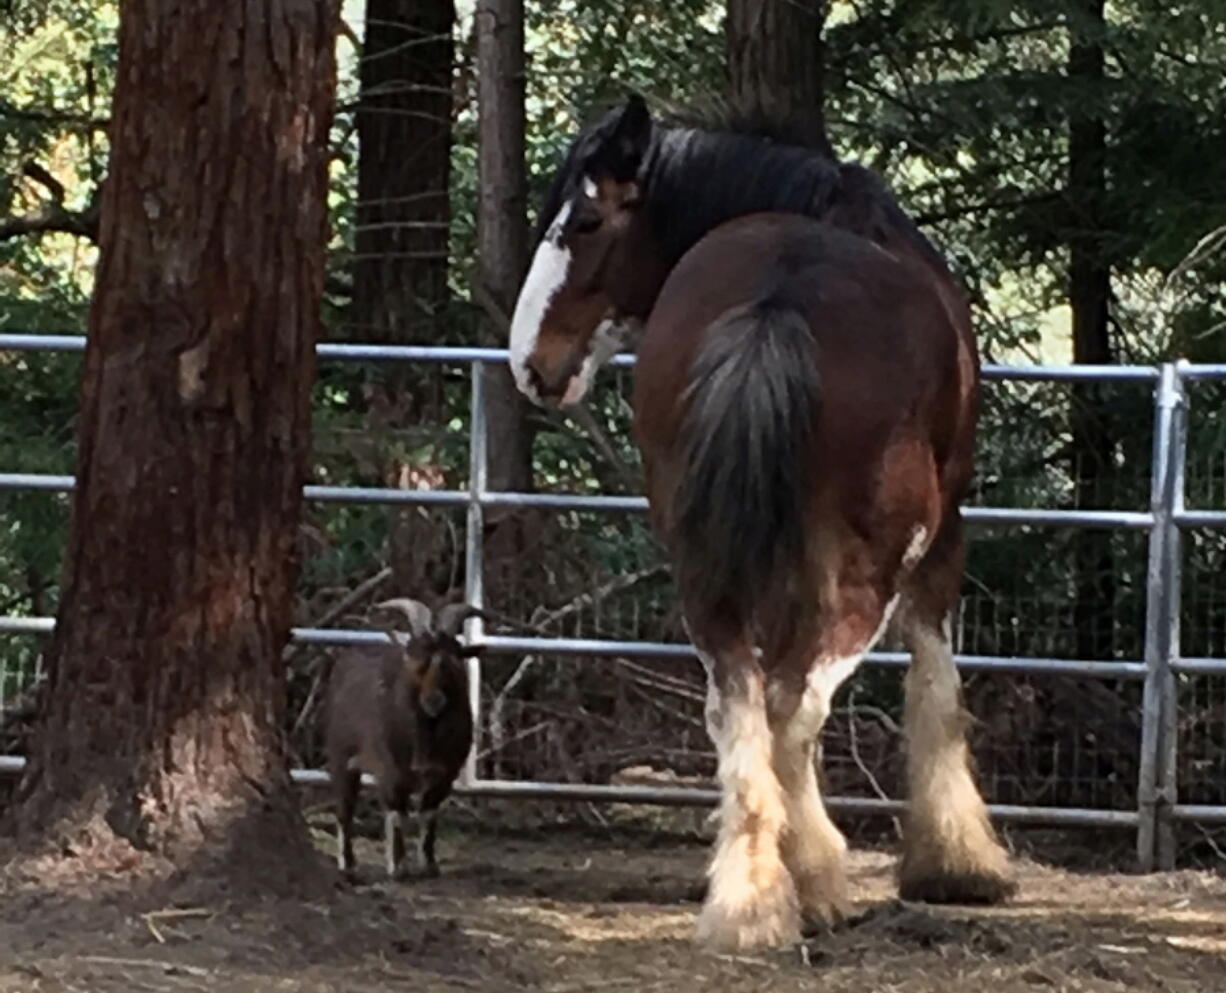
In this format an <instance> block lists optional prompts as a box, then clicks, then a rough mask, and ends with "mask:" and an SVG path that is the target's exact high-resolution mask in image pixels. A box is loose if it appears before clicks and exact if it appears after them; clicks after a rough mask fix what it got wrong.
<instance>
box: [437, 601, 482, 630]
mask: <svg viewBox="0 0 1226 993" xmlns="http://www.w3.org/2000/svg"><path fill="white" fill-rule="evenodd" d="M484 616H485V615H484V614H483V613H482V612H481V611H480V609H479V608H477V607H474V606H472V605H471V604H467V603H449V604H447V606H446V607H443V608H442V609H441V610H439V612H438V629H439V631H441V632H442V633H443V634H449V635H451V636H453V637H458V636H459V634H460V627H461V625H463V623H464V622H465V621H466V620H468V619H469V618H470V617H484Z"/></svg>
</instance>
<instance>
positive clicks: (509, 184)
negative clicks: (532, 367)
mask: <svg viewBox="0 0 1226 993" xmlns="http://www.w3.org/2000/svg"><path fill="white" fill-rule="evenodd" d="M476 18H477V21H476V33H477V81H478V90H477V112H478V138H477V156H478V166H477V171H478V181H477V183H478V189H479V191H480V192H479V199H478V201H477V283H478V285H477V291H478V293H479V295H480V301H482V302H484V304H485V306H486V309H487V311H489V312H490V313H489V315H488V320H489V323H490V326H491V333H492V334H493V335H496V336H497V337H498V338H505V337H506V334H507V331H508V324H507V318H508V317H509V315H510V313H511V311H512V309H513V308H514V306H515V296H516V294H517V293H518V292H519V284H520V282H521V281H522V280H523V277H524V273H525V272H527V269H528V247H529V246H528V212H527V206H528V179H527V170H526V167H525V161H524V74H525V69H524V4H523V0H479V2H478V4H477V10H476ZM485 374H486V377H487V379H486V384H487V387H486V396H487V398H488V416H489V425H490V439H489V452H490V473H489V476H490V480H489V481H490V486H491V487H492V488H494V489H500V490H527V489H530V488H531V486H532V432H531V427H530V424H529V421H528V410H529V408H528V404H527V402H526V401H525V400H524V398H523V397H522V396H521V395H520V393H519V391H518V390H517V389H516V388H515V383H514V381H513V380H512V379H511V374H510V371H509V370H508V369H507V368H506V367H505V366H503V365H497V366H488V367H487V368H486V373H485Z"/></svg>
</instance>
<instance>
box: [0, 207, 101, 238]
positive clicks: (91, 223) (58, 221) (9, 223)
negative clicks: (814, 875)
mask: <svg viewBox="0 0 1226 993" xmlns="http://www.w3.org/2000/svg"><path fill="white" fill-rule="evenodd" d="M51 231H58V232H62V233H63V234H75V235H77V236H78V237H81V238H88V239H89V240H90V241H94V242H96V241H97V240H98V208H97V207H96V206H94V205H92V204H91V205H90V206H89V207H87V208H86V209H85V210H66V209H65V208H64V207H63V206H61V205H60V204H57V203H50V204H47V205H46V206H45V207H41V208H40V209H38V210H36V211H33V212H31V213H29V214H19V215H17V216H16V217H0V241H8V240H9V239H10V238H20V237H22V236H23V235H27V234H46V233H48V232H51Z"/></svg>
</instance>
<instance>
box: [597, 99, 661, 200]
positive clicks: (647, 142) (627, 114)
mask: <svg viewBox="0 0 1226 993" xmlns="http://www.w3.org/2000/svg"><path fill="white" fill-rule="evenodd" d="M650 146H651V111H649V110H648V109H647V103H646V102H645V101H644V100H643V98H642V97H641V96H639V94H637V93H631V94H630V96H628V97H627V98H626V103H625V106H623V107H622V109H621V111H620V112H619V113H618V115H617V117H616V119H615V120H614V121H613V122H612V125H611V127H610V128H609V130H608V131H607V132H606V134H605V136H604V138H603V140H602V141H601V142H600V144H599V145H598V146H597V147H596V150H595V151H594V152H593V153H592V155H591V157H590V158H589V159H588V163H587V168H588V173H589V174H590V175H591V177H592V178H593V179H597V180H599V179H604V178H606V177H607V178H609V179H613V180H615V181H616V182H619V183H629V182H633V181H634V179H635V178H637V176H638V171H639V166H640V165H642V164H643V158H644V157H645V156H646V155H647V149H648V148H649V147H650Z"/></svg>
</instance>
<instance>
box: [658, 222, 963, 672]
mask: <svg viewBox="0 0 1226 993" xmlns="http://www.w3.org/2000/svg"><path fill="white" fill-rule="evenodd" d="M958 347H959V334H958V329H957V328H956V327H955V326H954V324H953V323H952V321H951V320H950V316H949V312H948V310H947V308H946V307H945V305H944V303H943V301H942V297H941V292H940V288H939V286H938V285H937V283H936V277H935V276H934V274H933V273H932V272H931V270H930V269H928V268H927V267H926V266H924V265H923V264H922V263H920V262H917V261H912V260H908V259H901V258H899V257H897V256H895V255H893V254H891V253H888V252H885V251H883V250H882V249H881V248H879V247H877V246H876V245H874V244H872V243H870V242H868V241H866V240H865V239H862V238H859V237H856V236H854V235H851V234H848V233H846V232H842V231H838V230H835V229H833V228H831V227H829V226H828V225H824V224H822V223H820V222H817V221H813V220H811V219H808V218H803V217H799V216H790V215H777V214H762V215H755V216H752V217H748V218H743V219H740V220H737V221H733V222H730V223H728V224H726V225H722V226H721V227H719V228H717V229H716V230H715V231H713V232H712V233H711V234H710V235H708V236H707V237H706V238H704V239H703V240H702V241H700V242H699V243H698V244H697V245H696V246H695V247H694V248H693V249H692V250H691V251H690V252H689V253H687V255H686V256H685V257H684V258H683V259H682V260H681V262H680V263H679V264H678V265H677V267H676V268H675V269H674V270H673V273H672V274H671V275H670V276H669V278H668V280H667V281H666V283H665V285H664V288H663V290H662V291H661V294H660V298H659V300H658V301H657V304H656V307H655V309H654V310H653V312H652V315H651V318H650V319H649V321H648V324H647V329H646V333H645V335H644V338H643V341H642V343H641V345H640V348H639V358H638V369H637V371H636V376H635V380H636V387H635V418H636V431H637V434H638V438H639V441H640V444H641V445H642V447H643V451H644V457H645V461H646V463H647V469H648V485H649V491H650V497H651V502H652V504H653V508H654V510H655V519H656V522H657V524H658V525H659V526H660V527H661V529H662V530H663V531H664V533H665V538H666V540H667V541H668V544H669V546H670V551H671V552H672V555H673V561H674V566H675V567H676V570H677V580H678V584H679V587H680V589H681V593H682V597H683V599H684V601H685V606H686V612H687V616H691V617H692V619H693V620H695V621H699V618H701V617H704V615H705V617H707V618H710V620H711V621H712V622H714V623H718V624H720V625H721V626H723V625H726V624H727V625H734V626H737V627H741V628H745V627H748V628H751V629H752V630H753V632H754V636H755V640H756V642H757V643H758V644H761V645H763V647H764V649H766V648H767V646H771V647H773V648H775V649H778V648H780V647H782V645H783V644H785V643H787V642H790V641H791V640H792V639H793V638H794V637H798V636H800V634H801V632H800V631H799V630H798V629H797V628H796V625H798V624H805V623H810V622H817V621H818V616H817V615H818V613H819V611H818V610H817V607H818V604H819V601H820V598H821V587H822V585H823V584H824V583H825V582H826V580H827V579H828V578H829V577H830V576H831V575H836V574H838V573H839V572H841V571H842V570H843V569H844V568H846V567H847V563H846V562H845V561H843V559H842V558H840V546H842V545H844V544H847V545H848V547H850V546H851V544H853V542H846V543H844V542H843V541H842V539H843V538H844V536H850V537H851V538H853V539H856V541H855V543H856V547H857V549H858V550H857V554H860V555H861V557H863V555H864V554H868V555H869V556H870V558H871V561H863V562H858V563H854V564H853V565H854V568H856V570H857V571H867V572H869V573H880V575H881V579H882V580H883V582H887V581H892V580H893V578H894V575H893V574H894V573H896V571H897V565H898V562H899V561H900V559H901V558H902V557H903V555H904V553H905V550H906V547H907V543H908V542H909V541H910V540H911V539H912V536H913V533H914V530H915V528H916V527H917V526H923V527H925V528H926V529H927V533H928V535H929V536H931V535H932V534H933V533H934V530H935V528H936V526H937V524H938V523H939V522H938V521H937V520H935V519H934V518H935V517H938V516H939V514H940V502H941V501H940V499H939V497H938V493H937V475H938V473H939V472H940V471H941V466H942V463H943V462H944V461H945V460H946V459H947V458H948V456H949V451H948V449H949V445H948V439H949V438H952V437H955V436H956V435H957V433H958V432H957V431H956V430H955V428H956V425H955V424H954V423H953V420H956V419H957V418H958V417H959V416H961V414H960V410H959V408H958V405H957V404H956V403H950V402H949V398H950V397H951V396H953V397H957V396H958V395H959V394H961V393H962V392H963V391H962V390H961V389H959V385H958V383H957V377H958V376H959V374H960V373H959V362H958ZM887 479H888V483H887ZM860 539H865V540H860ZM832 546H833V547H832ZM699 623H701V621H699ZM767 654H770V652H768V653H767Z"/></svg>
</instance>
